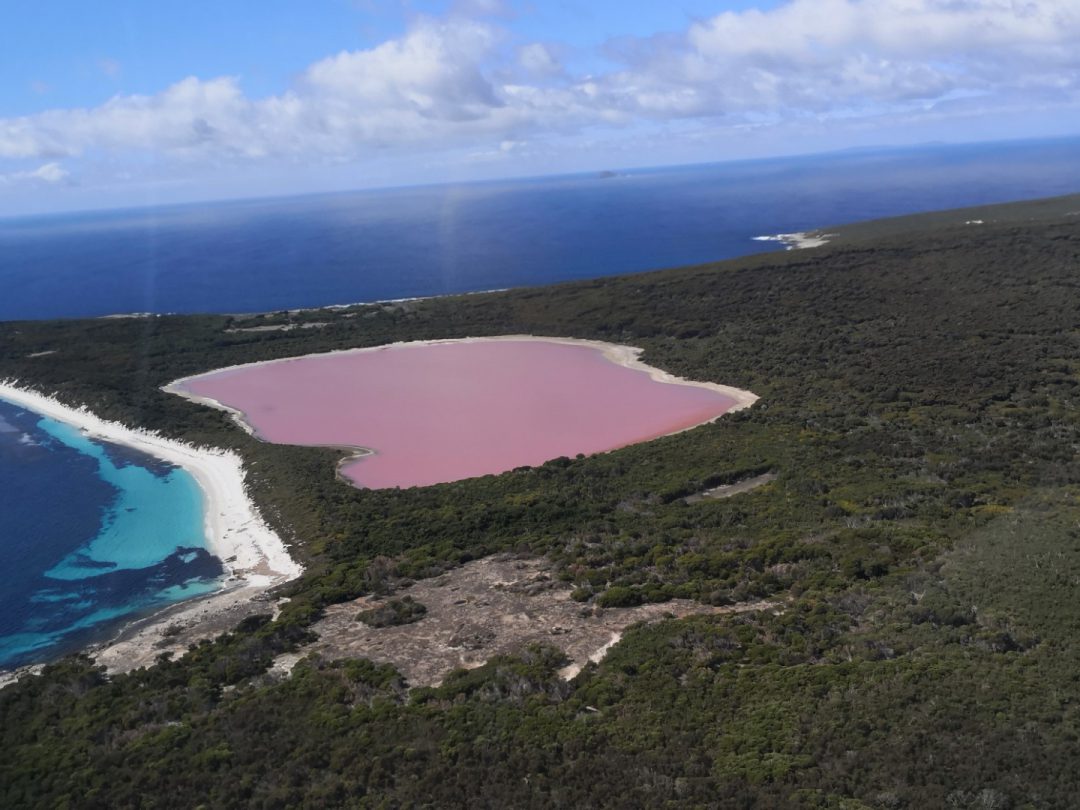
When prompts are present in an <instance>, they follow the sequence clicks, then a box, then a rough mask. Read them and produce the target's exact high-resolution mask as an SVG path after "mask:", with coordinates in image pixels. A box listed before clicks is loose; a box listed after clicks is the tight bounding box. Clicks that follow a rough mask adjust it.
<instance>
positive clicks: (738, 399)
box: [161, 335, 758, 461]
mask: <svg viewBox="0 0 1080 810" xmlns="http://www.w3.org/2000/svg"><path fill="white" fill-rule="evenodd" d="M489 341H518V342H520V341H538V342H541V343H563V344H566V345H568V346H588V347H590V348H593V349H597V350H599V351H600V352H601V353H602V354H603V355H604V357H605V358H606V359H607V360H608V361H609V362H612V363H615V364H616V365H620V366H624V367H626V368H629V369H634V370H635V371H644V372H645V373H647V374H648V375H649V376H650V377H651V378H652V379H653V380H654V381H655V382H659V383H667V384H669V385H690V386H694V387H697V388H707V389H709V390H710V391H715V392H716V393H718V394H722V395H723V396H725V397H728V398H729V399H733V400H735V404H734V405H733V406H732V407H731V408H729V409H728V410H727V411H725V412H724V413H733V412H735V411H741V410H742V409H743V408H749V407H750V406H751V405H753V404H754V403H755V402H757V401H758V396H757V395H756V394H754V393H751V392H750V391H744V390H742V389H741V388H733V387H731V386H730V385H721V384H720V383H711V382H699V381H697V380H687V379H684V378H682V377H676V376H675V375H674V374H669V373H668V372H666V371H663V370H662V369H658V368H655V367H653V366H650V365H647V364H645V363H643V362H641V359H640V357H641V354H642V353H643V352H644V349H639V348H637V347H636V346H626V345H622V344H617V343H605V342H604V341H602V340H584V339H579V338H563V337H543V336H538V335H497V336H494V337H467V338H450V339H445V340H413V341H398V342H395V343H385V344H383V345H381V346H367V347H365V348H361V349H337V350H335V351H331V352H319V353H316V354H308V355H299V356H296V357H282V358H279V359H277V360H261V361H258V362H255V363H240V364H237V365H234V366H225V367H224V368H216V369H214V370H213V371H206V372H203V373H201V374H193V375H191V376H190V377H181V378H180V379H178V380H173V381H172V382H171V383H169V384H168V385H165V386H162V389H161V390H162V391H165V392H166V393H169V394H176V395H177V396H181V397H183V398H184V399H188V400H191V401H192V402H197V403H199V404H200V405H209V406H211V407H214V408H218V409H220V410H223V411H225V412H227V413H228V414H230V415H231V416H232V418H233V420H234V421H235V422H236V423H237V424H238V425H239V426H240V427H241V428H243V429H244V430H245V431H246V432H247V433H249V434H251V435H252V436H257V434H256V432H255V430H254V429H253V428H252V426H251V425H250V424H249V423H248V421H247V419H246V418H245V416H244V414H243V413H242V412H241V411H238V410H236V409H235V408H230V407H229V406H228V405H225V404H223V403H221V402H219V401H218V400H216V399H212V398H210V397H202V396H198V395H196V394H193V393H191V392H190V391H187V390H186V389H185V388H184V384H185V383H186V382H188V381H189V380H194V379H197V378H199V377H205V376H207V375H209V374H220V373H222V372H226V371H234V370H236V369H240V368H250V367H253V366H266V365H270V364H272V363H291V362H294V361H297V360H301V359H303V358H305V357H329V356H331V355H341V354H363V353H366V352H381V351H387V350H392V349H400V348H405V347H414V346H415V347H420V346H442V345H445V344H450V343H485V342H489ZM720 416H723V414H721V415H720ZM720 416H716V417H713V418H712V419H706V420H705V421H704V422H700V423H698V424H696V425H691V426H690V427H687V428H683V429H682V430H677V431H674V432H673V433H670V434H667V435H674V434H675V433H682V432H683V431H684V430H693V429H694V428H696V427H700V426H701V425H704V424H708V423H709V422H715V421H716V420H717V419H719V418H720ZM345 449H348V450H352V451H354V452H355V453H356V454H357V455H368V454H370V453H373V452H376V451H375V450H374V449H371V448H353V447H350V448H345ZM352 458H355V456H354V457H350V458H349V459H347V460H346V461H351V460H352Z"/></svg>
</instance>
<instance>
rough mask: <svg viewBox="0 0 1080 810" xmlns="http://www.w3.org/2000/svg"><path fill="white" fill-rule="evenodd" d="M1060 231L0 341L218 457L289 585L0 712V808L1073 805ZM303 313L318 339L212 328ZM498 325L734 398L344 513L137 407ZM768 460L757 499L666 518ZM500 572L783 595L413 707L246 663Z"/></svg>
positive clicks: (897, 244)
mask: <svg viewBox="0 0 1080 810" xmlns="http://www.w3.org/2000/svg"><path fill="white" fill-rule="evenodd" d="M1066 207H1067V206H1066ZM1076 208H1077V209H1080V205H1077V206H1076ZM1033 210H1035V209H1033ZM1070 213H1071V211H1069V210H1065V208H1063V207H1062V206H1061V205H1058V207H1057V208H1053V209H1052V210H1050V211H1049V212H1048V211H1047V209H1046V208H1045V206H1044V207H1043V208H1041V209H1037V214H1038V217H1039V218H1038V219H1037V220H1036V221H1032V222H1023V221H1022V219H1023V217H1020V218H1016V217H1013V219H1012V220H1010V221H1007V222H998V223H994V222H991V221H990V220H989V219H987V221H986V224H984V225H978V226H975V225H972V226H964V225H957V226H953V225H950V224H949V223H948V222H941V221H939V222H938V223H937V224H936V225H934V226H933V227H932V228H931V229H930V230H924V231H913V232H910V233H906V234H905V233H902V232H900V231H897V230H895V229H894V233H893V234H892V235H889V229H888V228H886V229H884V230H883V231H882V232H881V233H882V234H884V235H877V236H874V237H873V238H869V237H866V238H863V237H860V238H858V239H855V238H853V239H851V240H849V241H847V242H846V243H845V244H842V245H838V246H836V247H826V248H824V249H819V250H814V251H803V252H798V251H797V252H792V253H787V254H776V255H768V256H759V257H754V258H750V259H745V260H740V261H735V262H727V263H724V264H720V265H715V266H704V267H695V268H687V269H680V270H671V271H665V272H658V273H652V274H644V275H636V276H627V277H623V278H611V279H603V280H598V281H591V282H582V283H575V284H566V285H560V286H556V287H551V288H546V289H542V290H539V289H536V290H519V291H513V292H509V293H501V294H496V295H485V296H470V297H465V298H449V299H441V300H433V301H425V302H412V303H398V304H387V305H376V306H369V307H357V308H352V309H347V310H341V311H320V312H304V313H293V314H289V313H278V314H271V315H266V316H257V317H233V318H226V317H201V316H200V317H163V318H153V319H143V320H98V321H79V322H50V323H9V324H0V377H16V378H19V379H20V380H22V381H23V382H24V383H25V384H28V385H32V386H34V387H36V388H38V389H40V390H42V391H45V392H54V391H55V392H57V394H58V395H59V396H60V397H61V398H62V399H64V400H65V401H68V402H72V403H86V404H88V405H90V406H91V407H92V408H94V409H95V410H97V411H98V412H100V413H101V414H102V415H103V416H106V417H109V418H115V419H121V420H123V421H126V422H130V423H132V424H138V425H142V426H146V427H150V428H155V429H161V430H163V431H166V432H168V433H171V434H174V435H177V436H182V437H184V438H188V439H193V440H195V441H199V442H204V443H210V444H215V445H221V446H228V447H233V448H236V449H237V450H238V451H239V452H241V453H242V454H243V455H244V457H245V458H246V459H247V461H248V465H249V485H250V487H251V490H252V492H253V494H254V496H255V497H256V499H257V501H258V503H259V504H260V506H261V508H262V509H263V511H264V513H265V514H266V515H267V517H268V519H269V520H270V521H271V522H272V523H273V524H274V525H275V526H276V527H277V528H278V529H279V530H280V531H281V532H282V534H283V536H284V537H286V539H287V540H288V541H289V542H291V543H292V544H293V548H294V551H295V553H297V554H298V555H299V556H301V557H303V558H304V561H305V562H306V564H307V565H308V569H307V572H306V573H305V575H304V576H303V578H302V579H300V580H298V581H297V582H295V583H292V584H290V585H289V586H287V588H286V589H285V592H286V593H287V594H288V595H289V596H290V597H291V601H290V602H289V603H288V604H287V605H285V606H284V610H283V611H282V613H281V615H280V616H279V617H278V618H277V620H275V621H270V620H269V619H266V620H261V621H258V622H249V623H247V624H245V625H244V626H243V627H241V628H238V629H237V631H235V632H234V633H232V634H229V635H228V636H226V637H224V638H222V639H220V640H218V641H216V642H214V643H204V644H202V645H200V646H198V647H197V648H196V649H195V650H194V652H193V653H191V654H189V655H188V656H187V657H185V658H184V659H182V660H180V661H165V662H162V663H160V664H159V665H157V666H155V667H153V668H151V669H149V670H145V671H137V672H134V673H132V674H130V675H125V676H119V677H115V678H112V679H107V678H105V677H104V676H103V675H102V674H101V673H100V672H99V671H97V670H95V669H94V668H93V667H91V666H90V665H89V664H88V663H87V662H85V661H83V660H78V659H74V660H69V661H66V662H63V663H61V664H58V665H57V666H55V667H52V668H50V669H49V670H47V671H46V673H45V674H44V675H43V676H42V677H40V678H29V679H26V680H25V681H24V682H23V683H21V684H20V685H18V686H17V687H12V688H8V689H5V690H4V691H3V692H0V733H2V734H3V751H4V757H3V758H2V759H0V805H2V806H5V807H36V806H40V807H54V806H65V805H66V806H79V807H103V808H104V807H109V808H115V807H126V806H143V807H194V806H197V805H199V804H200V803H201V804H205V805H206V806H214V807H217V806H236V807H267V808H269V807H275V808H276V807H327V806H339V805H347V806H357V807H416V806H430V807H447V806H472V807H549V806H560V807H585V806H588V807H665V806H669V807H676V806H678V807H683V806H701V807H709V806H725V807H727V806H731V807H745V806H750V805H752V804H758V805H762V806H776V805H781V806H797V807H837V808H839V807H844V808H858V807H881V808H898V807H909V808H925V807H971V808H991V807H995V808H997V807H1000V808H1005V807H1069V806H1072V805H1073V804H1074V802H1075V797H1076V796H1077V795H1078V794H1080V770H1078V769H1077V767H1076V763H1077V762H1080V740H1078V733H1080V727H1078V726H1080V702H1078V698H1080V644H1078V641H1080V600H1078V599H1077V598H1076V597H1077V586H1078V583H1080V501H1078V495H1080V463H1078V461H1077V450H1078V448H1080V390H1078V384H1080V217H1077V216H1068V214H1070ZM929 224H931V225H933V223H929ZM901 230H902V229H901ZM301 322H320V323H322V322H326V323H328V325H327V326H322V327H317V328H310V329H294V330H290V331H268V330H263V331H256V332H252V331H242V330H245V329H248V328H250V327H252V326H267V325H275V324H278V325H284V324H289V323H301ZM517 333H531V334H538V335H557V336H569V337H580V338H596V339H601V340H611V341H617V342H625V343H629V344H632V345H636V346H641V347H643V348H644V349H645V356H644V360H645V361H646V362H648V363H650V364H652V365H655V366H659V367H661V368H664V369H666V370H668V371H671V372H673V373H676V374H679V375H682V376H686V377H690V378H693V379H698V380H713V381H718V382H723V383H727V384H730V385H735V386H738V387H741V388H748V389H750V390H752V391H754V392H755V393H757V394H759V395H760V396H761V397H762V399H761V401H760V402H759V403H758V404H757V405H756V406H755V407H754V408H752V409H750V410H749V411H744V412H741V413H738V414H735V415H732V416H729V417H725V418H724V419H722V420H720V421H719V422H718V423H716V424H713V425H708V426H704V427H701V428H698V429H696V430H693V431H690V432H687V433H682V434H679V435H676V436H672V437H668V438H665V439H661V440H658V441H655V442H651V443H649V444H647V445H640V446H637V447H630V448H626V449H624V450H620V451H618V452H614V453H609V454H604V455H600V456H596V457H592V458H584V459H559V460H556V461H553V462H550V463H548V464H545V465H543V466H541V467H537V468H529V469H522V470H518V471H515V472H512V473H508V474H505V475H502V476H497V477H491V476H489V477H485V478H479V479H475V480H470V481H463V482H459V483H455V484H447V485H442V486H436V487H430V488H426V489H414V490H405V491H396V490H389V491H377V492H371V491H360V490H356V489H353V488H352V487H349V486H348V485H346V484H343V483H342V482H340V481H338V480H337V479H336V478H335V476H334V463H335V461H336V460H338V459H339V458H340V457H341V454H340V453H337V452H335V451H333V450H327V449H316V448H293V447H279V446H274V445H263V444H260V443H258V442H256V441H254V440H252V439H251V438H250V437H248V436H246V435H245V434H244V433H243V432H242V431H240V430H239V429H237V428H236V427H235V426H233V425H232V424H231V423H230V422H229V421H228V420H227V419H226V418H225V417H224V416H223V415H222V414H220V413H218V412H215V411H211V410H209V409H205V408H201V407H198V406H195V405H193V404H191V403H189V402H186V401H184V400H181V399H179V398H177V397H172V396H168V395H166V394H163V393H161V392H160V391H159V390H158V387H159V386H161V385H162V384H164V383H167V382H169V381H170V380H172V379H175V378H177V377H180V376H184V375H189V374H193V373H197V372H202V371H207V370H210V369H213V368H216V367H220V366H224V365H229V364H233V363H239V362H247V361H251V360H258V359H265V358H272V357H284V356H289V355H297V354H304V353H307V352H313V351H323V350H329V349H337V348H344V347H352V346H367V345H375V344H380V343H385V342H390V341H393V340H410V339H423V338H450V337H464V336H469V335H498V334H517ZM46 350H56V354H50V355H47V356H40V357H30V356H29V355H31V354H34V353H37V352H42V351H46ZM766 471H773V472H775V473H776V479H775V480H774V481H773V482H772V483H770V484H768V485H767V486H764V487H762V488H761V489H758V490H755V491H754V492H751V493H748V494H745V495H740V496H737V497H733V498H730V499H725V500H704V501H700V502H696V503H693V504H688V503H686V501H685V500H684V499H685V497H686V496H688V495H691V494H694V493H696V492H700V491H702V490H704V489H707V488H709V487H712V486H716V485H718V484H721V483H725V482H730V481H735V480H740V479H742V478H746V477H750V476H754V475H759V474H761V473H763V472H766ZM502 550H514V551H520V552H527V553H534V554H545V555H548V556H549V557H550V558H551V559H552V560H553V561H554V562H555V564H556V566H557V568H558V570H559V572H561V576H562V577H563V578H564V580H565V581H566V582H567V583H568V584H571V585H572V586H573V587H574V589H575V590H574V596H575V598H578V599H580V600H582V601H588V602H592V603H598V604H600V605H609V606H613V605H622V604H640V603H641V602H646V601H663V600H666V599H670V598H673V597H684V598H691V599H698V600H701V601H704V602H708V603H713V604H724V603H730V602H739V601H745V600H748V599H755V598H760V597H766V596H771V597H773V598H775V599H777V600H786V601H785V604H786V607H785V609H784V611H783V612H781V613H779V614H777V615H769V614H744V615H737V616H715V617H695V618H688V619H684V620H679V621H667V622H662V623H659V624H656V625H651V626H643V627H638V628H636V629H633V630H631V631H630V632H628V633H627V634H626V636H625V637H624V639H623V641H622V643H620V644H619V645H617V646H615V647H614V648H613V649H612V650H611V652H610V654H609V656H608V657H607V658H606V659H605V660H604V661H603V663H602V664H601V665H599V666H596V665H590V666H588V667H586V668H585V670H584V671H583V672H582V673H581V675H579V676H578V677H577V678H576V679H575V680H574V681H572V682H571V683H566V682H564V681H562V680H560V679H559V677H558V676H557V672H558V668H559V667H561V666H562V665H563V664H564V663H565V662H564V660H563V657H562V656H561V655H560V654H559V653H557V652H555V651H552V650H550V649H547V648H542V647H541V648H533V649H528V650H524V651H522V653H521V654H520V655H519V656H516V657H512V658H497V659H495V660H493V661H491V662H490V663H489V664H488V665H486V666H485V667H483V668H480V669H478V670H472V671H469V672H461V673H457V674H455V675H452V676H451V677H449V678H448V679H447V680H446V681H445V682H444V684H443V685H442V686H440V687H438V688H435V689H416V690H411V691H410V690H408V689H407V685H406V684H404V683H402V680H401V678H400V676H399V675H398V674H397V673H396V672H395V671H394V670H393V669H392V668H389V667H385V666H376V665H374V664H371V663H368V662H364V661H343V662H336V663H325V662H319V661H315V660H308V661H303V662H301V664H299V665H298V668H297V670H296V671H295V674H294V675H293V677H292V678H289V679H287V680H284V681H278V680H275V679H274V678H273V677H272V676H270V675H268V674H266V669H267V667H268V665H269V663H270V661H271V660H272V659H273V657H274V656H275V655H276V654H278V653H280V652H282V651H285V650H291V649H297V646H298V645H300V644H302V642H303V641H304V640H305V638H306V634H307V630H306V628H307V626H308V625H309V624H310V623H311V622H312V621H313V620H314V619H315V618H316V617H318V615H319V614H320V611H321V610H322V609H323V608H324V607H325V606H327V605H329V604H332V603H337V602H342V601H345V600H349V599H352V598H355V597H357V596H360V595H364V594H369V593H382V592H384V590H385V588H386V586H387V583H388V582H393V581H394V580H395V579H399V578H417V577H427V576H432V575H435V574H438V573H439V572H441V571H443V570H446V569H447V568H448V567H452V566H455V565H459V564H461V563H464V562H467V561H469V560H472V559H476V558H478V557H481V556H484V555H487V554H491V553H493V552H496V551H502ZM606 609H611V610H615V609H618V608H617V607H609V608H606ZM419 627H422V625H419Z"/></svg>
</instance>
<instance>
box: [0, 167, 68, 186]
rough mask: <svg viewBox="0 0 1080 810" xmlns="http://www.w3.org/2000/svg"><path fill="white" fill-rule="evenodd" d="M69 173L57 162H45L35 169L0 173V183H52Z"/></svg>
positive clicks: (59, 180) (62, 178)
mask: <svg viewBox="0 0 1080 810" xmlns="http://www.w3.org/2000/svg"><path fill="white" fill-rule="evenodd" d="M70 176H71V173H70V172H69V171H68V170H67V169H65V168H64V167H63V166H61V165H60V164H59V163H45V164H42V165H41V166H39V167H38V168H36V169H32V170H27V171H21V172H9V173H8V174H0V185H7V184H11V183H23V182H37V183H45V184H49V185H54V184H56V183H62V182H64V181H65V180H67V179H68V177H70Z"/></svg>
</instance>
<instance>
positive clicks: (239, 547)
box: [0, 380, 303, 684]
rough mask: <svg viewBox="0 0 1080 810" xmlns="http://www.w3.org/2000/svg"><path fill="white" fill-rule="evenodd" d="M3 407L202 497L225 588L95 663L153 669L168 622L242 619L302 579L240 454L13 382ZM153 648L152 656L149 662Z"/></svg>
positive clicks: (140, 631)
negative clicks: (188, 480)
mask: <svg viewBox="0 0 1080 810" xmlns="http://www.w3.org/2000/svg"><path fill="white" fill-rule="evenodd" d="M0 399H5V400H7V401H9V402H12V403H14V404H16V405H20V406H22V407H24V408H27V409H28V410H31V411H34V412H35V413H39V414H41V415H43V416H47V417H49V418H50V419H55V420H57V421H60V422H64V423H66V424H69V425H72V426H74V427H76V428H78V429H79V430H81V431H82V432H83V433H84V434H86V435H87V436H89V437H90V438H94V439H101V440H104V441H108V442H112V443H114V444H119V445H123V446H126V447H130V448H132V449H134V450H138V451H140V452H143V453H147V454H149V455H152V456H154V457H156V458H159V459H162V460H164V461H167V462H169V463H170V464H175V465H176V466H178V467H182V468H183V469H184V470H186V471H187V472H188V473H190V474H191V475H192V476H193V477H194V478H195V480H196V481H197V482H198V484H199V487H200V489H202V492H203V496H204V499H205V500H204V510H205V531H206V542H207V548H208V550H209V551H210V553H211V554H213V555H214V556H215V557H218V558H219V559H221V560H222V562H223V563H224V565H225V568H226V571H227V572H228V573H227V577H226V582H225V587H224V589H223V590H222V591H219V592H217V593H215V594H211V595H209V596H207V597H204V598H202V599H197V600H194V603H193V604H190V605H189V604H188V603H186V602H185V603H181V604H179V605H174V606H172V607H169V608H165V609H164V610H163V611H162V613H161V614H154V616H152V617H150V618H149V619H143V620H141V621H138V622H135V624H134V625H133V626H132V628H126V629H125V630H124V631H122V632H121V633H120V636H119V637H118V640H114V641H113V642H110V643H108V644H105V645H102V646H101V647H99V648H97V649H95V650H93V651H92V653H91V654H92V655H94V657H95V658H96V660H97V661H98V662H99V663H104V664H106V666H108V667H109V669H110V670H111V671H124V670H127V669H131V668H133V667H136V666H140V665H142V664H144V663H149V662H151V661H152V659H153V657H154V656H155V655H156V653H157V652H160V646H158V645H159V642H160V641H161V640H162V638H163V630H164V622H165V621H170V622H173V623H175V622H183V621H185V620H186V621H195V620H197V621H202V622H204V623H208V624H213V625H217V624H219V623H216V622H211V621H210V619H212V618H214V617H217V616H220V615H221V614H227V613H230V612H236V611H237V610H238V606H240V605H242V604H244V603H248V602H251V601H252V599H254V598H255V597H258V596H260V595H261V594H263V593H264V592H265V591H266V590H267V589H268V588H271V587H273V586H275V585H279V584H281V583H283V582H287V581H288V580H291V579H294V578H296V577H298V576H299V575H300V573H301V572H302V570H303V568H302V567H301V566H300V564H299V563H297V562H296V561H295V560H293V559H292V557H291V556H289V552H288V550H287V549H286V547H285V544H284V543H283V542H282V540H281V538H280V537H278V535H277V534H276V533H275V532H274V531H273V530H272V529H270V527H269V526H267V525H266V523H265V522H264V521H263V519H262V517H261V516H260V515H259V512H258V510H257V509H256V507H255V505H254V503H252V501H251V500H250V498H249V497H248V495H247V491H246V489H245V486H244V468H243V462H242V460H241V458H240V456H238V455H237V454H236V453H232V452H229V451H225V450H221V449H217V448H212V447H196V446H194V445H191V444H187V443H184V442H180V441H176V440H174V439H168V438H165V437H164V436H161V435H159V434H157V433H153V432H150V431H146V430H141V429H135V428H130V427H127V426H125V425H122V424H120V423H118V422H108V421H106V420H104V419H101V418H100V417H98V416H96V415H94V414H93V413H91V412H90V411H89V410H88V409H86V408H85V407H82V408H72V407H69V406H67V405H64V404H62V403H60V402H58V401H57V400H55V399H53V398H52V397H49V396H46V395H44V394H41V393H38V392H36V391H33V390H30V389H28V388H24V387H21V386H20V385H19V384H18V382H17V381H14V380H2V381H0ZM159 616H160V617H161V618H158V617H159ZM241 618H242V617H241ZM133 628H135V629H134V630H133ZM195 629H196V630H197V628H195ZM225 629H228V628H225ZM216 632H221V630H216ZM216 632H214V631H213V630H211V629H210V628H209V627H208V629H207V633H206V635H204V636H202V637H210V636H211V635H216ZM197 636H198V633H197V632H196V633H194V634H187V638H188V640H191V639H193V638H194V637H197ZM147 647H149V648H150V651H151V652H152V653H153V654H151V655H149V659H148V658H147V653H148V650H147V649H146V648H147ZM0 684H2V681H0Z"/></svg>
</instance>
